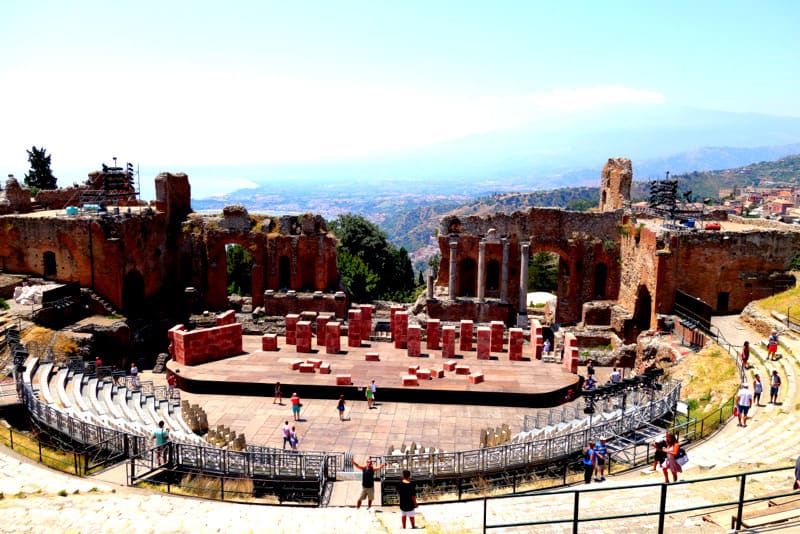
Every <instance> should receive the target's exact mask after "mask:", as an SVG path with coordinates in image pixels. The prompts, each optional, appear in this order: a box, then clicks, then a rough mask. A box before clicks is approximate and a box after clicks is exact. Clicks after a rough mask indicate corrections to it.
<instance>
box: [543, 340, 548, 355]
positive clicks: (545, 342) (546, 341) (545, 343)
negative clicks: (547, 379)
mask: <svg viewBox="0 0 800 534" xmlns="http://www.w3.org/2000/svg"><path fill="white" fill-rule="evenodd" d="M542 353H543V354H544V355H545V356H550V340H549V339H545V340H544V343H543V344H542Z"/></svg>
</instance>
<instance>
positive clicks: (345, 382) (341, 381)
mask: <svg viewBox="0 0 800 534" xmlns="http://www.w3.org/2000/svg"><path fill="white" fill-rule="evenodd" d="M352 383H353V379H352V377H351V376H350V375H336V385H337V386H349V385H350V384H352Z"/></svg>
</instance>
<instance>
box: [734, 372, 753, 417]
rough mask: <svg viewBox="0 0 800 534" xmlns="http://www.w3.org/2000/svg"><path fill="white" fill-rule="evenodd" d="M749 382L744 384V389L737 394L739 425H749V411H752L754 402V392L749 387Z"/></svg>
mask: <svg viewBox="0 0 800 534" xmlns="http://www.w3.org/2000/svg"><path fill="white" fill-rule="evenodd" d="M748 387H749V386H748V385H747V382H744V383H743V384H742V389H740V390H739V393H737V394H736V409H737V410H738V411H739V414H738V418H739V425H738V426H741V427H746V426H747V412H749V411H750V405H751V404H752V403H753V394H752V393H750V390H749V389H748Z"/></svg>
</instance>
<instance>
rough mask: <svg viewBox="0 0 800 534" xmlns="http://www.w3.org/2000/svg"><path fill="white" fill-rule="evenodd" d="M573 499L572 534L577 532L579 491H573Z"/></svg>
mask: <svg viewBox="0 0 800 534" xmlns="http://www.w3.org/2000/svg"><path fill="white" fill-rule="evenodd" d="M574 495H575V499H574V500H573V502H572V534H578V512H579V511H580V502H581V492H580V491H575V492H574Z"/></svg>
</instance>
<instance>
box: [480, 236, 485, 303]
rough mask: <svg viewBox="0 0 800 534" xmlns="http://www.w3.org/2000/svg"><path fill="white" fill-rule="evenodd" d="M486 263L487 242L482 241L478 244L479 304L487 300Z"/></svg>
mask: <svg viewBox="0 0 800 534" xmlns="http://www.w3.org/2000/svg"><path fill="white" fill-rule="evenodd" d="M484 263H486V242H485V241H483V240H481V242H480V243H478V302H483V301H484V300H486V279H485V278H486V273H485V268H484Z"/></svg>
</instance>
